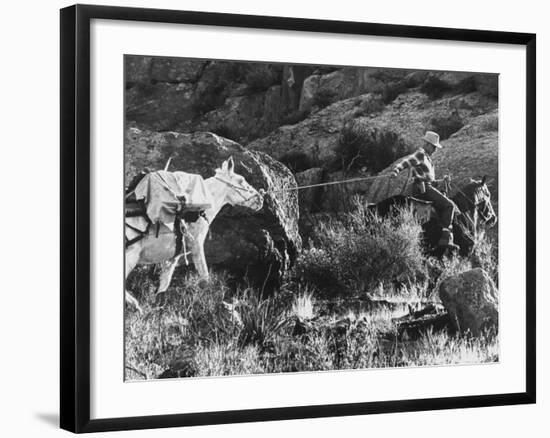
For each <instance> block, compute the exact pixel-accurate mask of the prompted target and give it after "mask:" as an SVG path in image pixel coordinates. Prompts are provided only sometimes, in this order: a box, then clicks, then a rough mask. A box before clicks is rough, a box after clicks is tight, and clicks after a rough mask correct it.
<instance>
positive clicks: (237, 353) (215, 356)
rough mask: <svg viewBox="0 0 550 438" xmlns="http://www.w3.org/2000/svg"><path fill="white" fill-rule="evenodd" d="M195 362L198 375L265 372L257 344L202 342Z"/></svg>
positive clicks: (197, 349)
mask: <svg viewBox="0 0 550 438" xmlns="http://www.w3.org/2000/svg"><path fill="white" fill-rule="evenodd" d="M193 362H194V366H195V368H196V375H197V376H235V375H245V374H258V373H264V372H265V369H264V368H263V366H262V363H261V360H260V353H259V351H258V348H257V347H256V346H255V345H247V346H245V347H243V348H237V347H236V346H235V344H232V343H229V344H212V343H206V344H202V343H201V344H199V345H198V346H197V348H196V351H195V354H194V358H193Z"/></svg>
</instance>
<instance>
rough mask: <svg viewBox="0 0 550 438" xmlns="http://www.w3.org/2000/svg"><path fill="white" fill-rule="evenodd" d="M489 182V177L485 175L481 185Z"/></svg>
mask: <svg viewBox="0 0 550 438" xmlns="http://www.w3.org/2000/svg"><path fill="white" fill-rule="evenodd" d="M486 182H487V175H483V178H481V185H483V184H485V183H486Z"/></svg>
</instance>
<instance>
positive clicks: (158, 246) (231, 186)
mask: <svg viewBox="0 0 550 438" xmlns="http://www.w3.org/2000/svg"><path fill="white" fill-rule="evenodd" d="M234 168H235V165H234V162H233V158H232V157H230V158H229V159H227V160H225V161H224V162H223V163H222V165H221V167H220V168H218V169H216V171H215V175H214V176H213V177H211V178H207V179H205V181H204V183H205V186H206V188H207V190H208V191H209V193H210V195H211V197H212V204H211V206H210V207H209V208H206V209H205V210H204V213H203V214H201V215H199V216H198V218H197V220H196V221H194V222H191V223H188V224H186V227H187V229H186V232H185V233H184V236H183V239H184V240H185V244H184V245H182V247H183V248H186V249H189V252H190V255H191V259H192V261H193V264H194V266H195V269H196V270H197V271H198V274H199V277H200V279H201V281H208V279H209V272H208V266H207V264H206V259H205V256H204V241H205V239H206V236H207V235H208V229H209V227H210V224H211V223H212V222H213V221H214V219H215V218H216V216H217V214H218V213H219V212H220V210H221V209H222V207H223V206H225V205H226V204H229V205H233V206H241V207H247V208H249V209H251V210H253V211H259V210H261V209H262V207H263V203H264V198H263V195H262V194H261V193H260V192H258V191H257V190H256V189H254V188H253V187H252V186H251V185H250V184H249V183H248V182H247V181H246V180H245V178H244V177H243V176H241V175H239V174H237V173H235V171H234ZM125 224H126V227H129V228H130V231H132V230H134V231H135V230H139V229H145V228H146V224H147V219H146V218H145V217H144V216H136V217H127V218H126V222H125ZM176 245H177V244H176V239H175V234H174V231H173V230H172V229H171V228H169V227H168V226H167V225H165V224H162V223H160V224H158V228H157V226H156V225H155V226H151V227H148V231H147V233H146V234H145V235H144V236H143V237H141V236H140V238H139V240H137V241H135V242H133V243H132V244H130V245H128V246H127V248H126V253H125V268H126V269H125V279H127V278H128V275H129V274H130V273H131V272H132V270H133V269H134V268H135V267H136V266H137V265H141V264H161V272H160V283H159V287H158V289H157V294H158V293H162V292H165V291H166V290H167V289H168V286H169V285H170V282H171V280H172V275H173V274H174V270H175V268H176V266H177V264H178V262H179V260H180V258H181V257H182V256H185V257H187V254H186V253H185V252H180V253H179V254H178V253H176ZM184 251H185V249H184ZM125 299H126V302H128V303H129V304H131V305H133V306H134V307H135V308H136V309H137V310H138V312H139V313H140V314H142V313H143V309H142V308H141V306H140V305H139V302H138V300H137V299H136V298H135V297H134V296H133V295H132V294H131V293H130V291H128V290H127V289H126V290H125Z"/></svg>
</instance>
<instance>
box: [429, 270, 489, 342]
mask: <svg viewBox="0 0 550 438" xmlns="http://www.w3.org/2000/svg"><path fill="white" fill-rule="evenodd" d="M439 297H440V298H441V302H442V303H443V306H445V308H446V309H447V312H449V316H450V318H451V322H452V324H453V325H454V326H455V328H456V329H457V330H460V331H462V332H470V333H471V334H472V335H473V336H479V335H481V334H482V333H483V331H484V330H497V329H498V290H497V288H496V286H495V284H494V282H493V280H491V278H490V277H489V275H487V273H486V272H485V271H484V270H483V269H481V268H475V269H472V270H470V271H466V272H463V273H461V274H458V275H454V276H451V277H448V278H446V279H444V280H443V281H442V282H441V284H440V285H439Z"/></svg>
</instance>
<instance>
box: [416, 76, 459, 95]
mask: <svg viewBox="0 0 550 438" xmlns="http://www.w3.org/2000/svg"><path fill="white" fill-rule="evenodd" d="M451 89H452V87H451V85H450V84H449V83H448V82H446V81H444V80H443V79H440V78H438V77H437V76H434V75H428V77H427V78H426V80H425V81H424V83H423V84H422V85H421V86H420V92H421V93H424V94H426V95H427V96H428V97H429V98H430V99H432V100H434V99H439V98H440V97H441V96H443V94H445V93H446V92H448V91H451Z"/></svg>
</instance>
